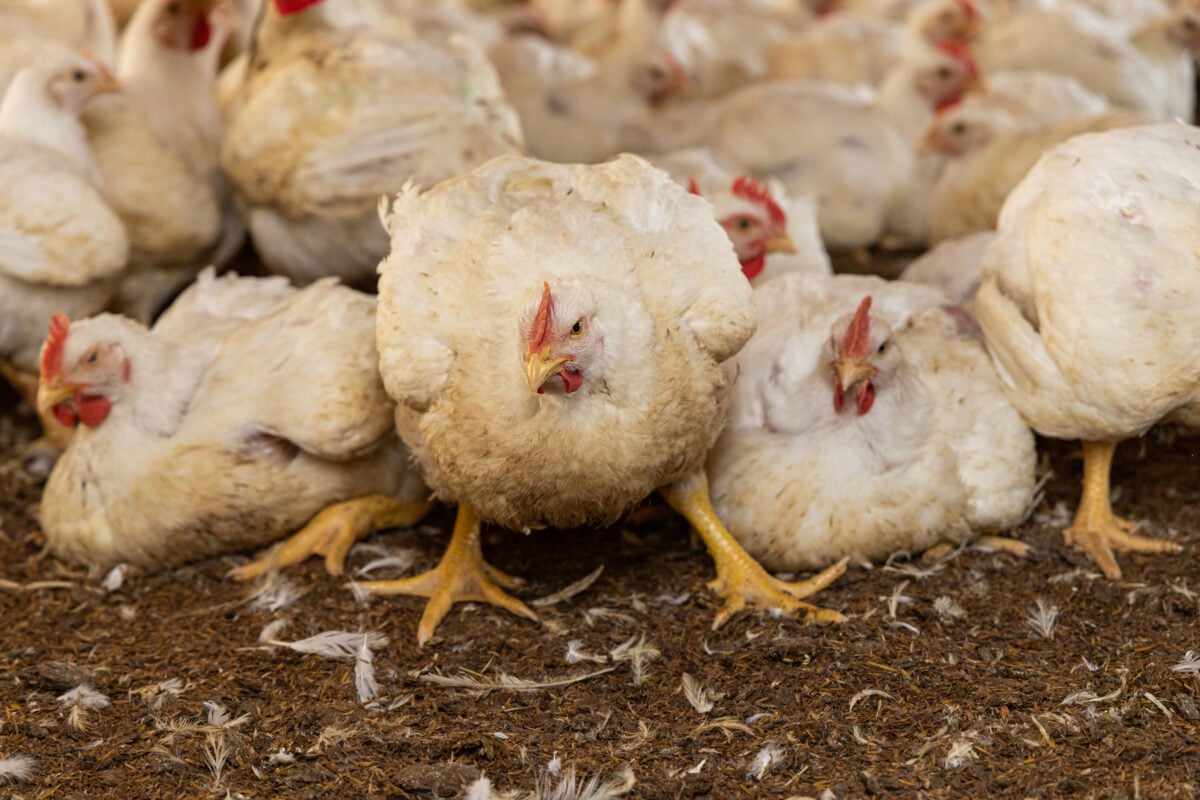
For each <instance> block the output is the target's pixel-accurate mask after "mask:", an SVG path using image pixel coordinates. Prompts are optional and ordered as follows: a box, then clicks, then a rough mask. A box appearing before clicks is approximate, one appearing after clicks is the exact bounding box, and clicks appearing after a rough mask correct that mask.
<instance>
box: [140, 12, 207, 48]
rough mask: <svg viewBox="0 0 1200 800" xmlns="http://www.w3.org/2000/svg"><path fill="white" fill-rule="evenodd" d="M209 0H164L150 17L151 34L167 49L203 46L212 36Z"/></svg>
mask: <svg viewBox="0 0 1200 800" xmlns="http://www.w3.org/2000/svg"><path fill="white" fill-rule="evenodd" d="M215 7H216V4H215V3H214V2H213V0H167V1H166V2H165V3H162V4H161V8H160V9H159V11H158V15H157V17H156V18H155V20H154V25H153V31H154V37H155V38H156V39H158V41H159V43H161V44H162V46H163V47H166V48H168V49H170V50H184V49H187V50H203V49H204V48H205V47H207V46H208V43H209V41H211V39H212V34H213V26H212V21H211V19H210V18H209V14H210V12H212V11H213V10H214V8H215Z"/></svg>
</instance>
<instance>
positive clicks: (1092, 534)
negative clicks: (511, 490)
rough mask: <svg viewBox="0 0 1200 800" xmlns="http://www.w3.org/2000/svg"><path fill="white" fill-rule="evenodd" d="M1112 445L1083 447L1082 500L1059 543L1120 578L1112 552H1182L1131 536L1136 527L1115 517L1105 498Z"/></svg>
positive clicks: (1169, 544) (1167, 544)
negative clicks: (1088, 557)
mask: <svg viewBox="0 0 1200 800" xmlns="http://www.w3.org/2000/svg"><path fill="white" fill-rule="evenodd" d="M1116 449H1117V443H1116V442H1084V443H1083V497H1081V498H1080V500H1079V509H1078V510H1077V511H1076V512H1075V520H1074V521H1073V522H1072V523H1071V527H1069V528H1067V529H1066V530H1065V531H1063V539H1064V540H1065V541H1066V543H1067V544H1068V545H1070V546H1071V547H1074V548H1077V549H1079V550H1083V551H1084V552H1085V553H1087V554H1088V555H1089V556H1091V557H1092V560H1093V561H1095V562H1096V564H1097V565H1098V566H1099V567H1100V569H1101V571H1102V572H1103V573H1104V574H1105V575H1107V576H1108V577H1110V578H1119V577H1121V567H1120V566H1118V564H1117V559H1116V557H1115V556H1114V555H1113V551H1114V550H1120V551H1122V552H1134V553H1178V552H1180V551H1181V550H1182V549H1183V548H1182V547H1180V546H1179V545H1177V544H1175V543H1174V542H1164V541H1161V540H1159V539H1150V538H1147V537H1145V536H1138V535H1136V534H1134V530H1136V529H1137V526H1136V525H1135V524H1133V523H1132V522H1129V521H1128V520H1124V519H1121V518H1120V517H1117V516H1115V515H1114V514H1113V512H1112V504H1111V503H1110V502H1109V498H1108V483H1109V471H1110V470H1111V469H1112V460H1113V453H1115V452H1116Z"/></svg>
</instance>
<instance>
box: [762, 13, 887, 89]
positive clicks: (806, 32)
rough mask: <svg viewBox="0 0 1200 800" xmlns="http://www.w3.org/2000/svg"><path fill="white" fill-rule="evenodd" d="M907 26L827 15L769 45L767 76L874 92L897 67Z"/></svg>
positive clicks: (856, 15)
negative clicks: (862, 86) (859, 87)
mask: <svg viewBox="0 0 1200 800" xmlns="http://www.w3.org/2000/svg"><path fill="white" fill-rule="evenodd" d="M903 31H904V29H903V26H901V25H900V24H899V23H896V22H891V21H889V20H884V19H878V18H875V17H868V16H862V15H859V14H845V13H838V14H828V15H826V16H823V17H821V18H820V19H818V20H816V21H815V22H813V24H811V25H809V26H808V27H806V28H803V29H802V30H800V31H797V32H796V33H792V34H789V35H788V36H785V37H782V38H779V39H775V40H773V41H771V42H768V43H767V46H766V60H767V68H766V72H767V76H768V77H770V78H772V79H783V78H803V79H807V80H825V81H834V82H835V83H842V84H846V85H847V86H854V85H855V84H859V83H865V84H867V85H868V86H876V85H878V84H879V83H880V81H882V80H883V78H884V76H885V75H887V73H888V70H890V69H891V68H892V67H893V66H894V65H895V64H896V62H897V61H899V60H900V46H901V41H902V40H903Z"/></svg>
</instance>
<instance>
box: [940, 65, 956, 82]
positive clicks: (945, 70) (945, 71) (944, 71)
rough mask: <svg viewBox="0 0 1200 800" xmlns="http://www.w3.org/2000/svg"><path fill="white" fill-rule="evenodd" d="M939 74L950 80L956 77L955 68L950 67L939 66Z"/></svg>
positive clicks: (943, 78) (942, 77) (945, 79)
mask: <svg viewBox="0 0 1200 800" xmlns="http://www.w3.org/2000/svg"><path fill="white" fill-rule="evenodd" d="M937 76H938V77H939V78H941V79H942V80H944V81H948V80H950V79H951V78H953V77H954V70H952V69H950V68H949V67H939V68H938V71H937Z"/></svg>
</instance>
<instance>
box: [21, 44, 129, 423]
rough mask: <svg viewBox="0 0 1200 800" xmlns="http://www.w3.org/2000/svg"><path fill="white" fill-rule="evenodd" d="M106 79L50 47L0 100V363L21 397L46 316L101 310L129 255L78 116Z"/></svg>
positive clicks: (90, 64) (108, 84)
mask: <svg viewBox="0 0 1200 800" xmlns="http://www.w3.org/2000/svg"><path fill="white" fill-rule="evenodd" d="M115 86H116V83H115V81H114V79H113V76H112V74H111V73H110V72H109V71H108V70H107V69H105V68H104V67H103V66H102V65H101V64H99V63H97V62H95V61H93V60H91V59H88V58H85V57H83V56H77V55H71V54H67V55H54V54H53V53H50V54H48V55H47V57H46V58H45V59H41V60H38V61H36V62H34V63H33V64H31V65H30V66H28V67H26V68H25V69H23V70H21V71H20V72H18V73H17V75H16V77H15V78H14V79H13V82H12V85H11V86H9V89H8V92H7V93H6V94H5V95H4V99H3V101H2V102H0V364H3V373H4V375H5V376H6V377H7V378H9V380H10V381H12V382H13V383H14V384H15V385H16V386H17V387H18V388H19V389H20V390H21V391H22V393H23V394H24V395H25V396H26V397H27V398H28V399H30V400H32V398H33V394H34V393H35V392H36V389H37V372H38V349H39V347H40V346H41V342H42V339H43V338H44V337H45V331H46V322H47V321H48V320H49V319H50V315H51V314H54V313H55V312H57V311H64V310H65V311H66V312H67V313H71V314H76V315H79V316H86V315H89V314H94V313H95V312H97V311H99V310H101V309H102V308H104V306H105V305H106V304H107V303H108V302H109V301H110V300H111V298H112V296H113V295H114V293H115V292H116V288H117V280H118V278H119V276H120V274H121V272H122V270H124V269H125V265H126V262H127V260H128V256H129V241H128V239H127V237H126V235H125V228H124V226H123V225H122V224H121V220H120V219H119V218H118V217H117V215H116V213H115V212H114V211H113V209H112V208H111V207H110V206H109V204H108V201H107V199H106V198H105V196H104V193H103V189H102V188H101V185H100V180H99V175H98V173H97V171H96V165H95V163H94V161H93V160H92V153H91V150H89V149H88V143H87V139H86V137H85V135H84V130H83V125H82V124H80V122H79V112H80V110H81V109H82V108H84V106H86V105H87V104H88V103H89V102H91V101H92V99H93V98H95V97H96V96H97V95H98V94H101V93H104V92H108V91H112V90H113V89H114V88H115Z"/></svg>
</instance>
